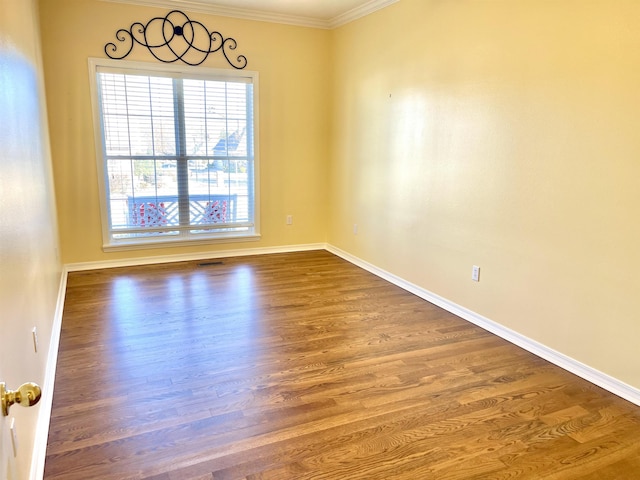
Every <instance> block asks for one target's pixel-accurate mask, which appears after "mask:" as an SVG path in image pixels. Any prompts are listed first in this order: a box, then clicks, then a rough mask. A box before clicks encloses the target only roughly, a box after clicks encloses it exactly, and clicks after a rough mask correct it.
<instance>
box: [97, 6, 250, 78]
mask: <svg viewBox="0 0 640 480" xmlns="http://www.w3.org/2000/svg"><path fill="white" fill-rule="evenodd" d="M116 39H117V41H118V42H120V43H119V44H118V45H116V44H115V43H114V42H109V43H107V44H106V45H105V46H104V52H105V53H106V54H107V56H108V57H109V58H113V59H117V60H122V59H123V58H125V57H126V56H127V55H129V54H130V53H131V51H132V50H133V47H134V45H135V44H136V43H138V44H140V45H142V46H143V47H147V48H148V49H149V52H150V53H151V55H153V56H154V57H155V58H156V59H158V60H160V61H161V62H164V63H173V62H177V61H178V60H181V61H182V62H184V63H186V64H187V65H192V66H195V65H200V64H201V63H202V62H204V61H205V60H206V59H207V57H208V56H209V54H210V53H215V52H218V51H221V52H222V54H223V55H224V58H225V59H226V60H227V62H229V65H231V66H232V67H233V68H236V69H238V70H242V69H243V68H244V67H246V66H247V57H245V56H244V55H238V56H237V57H235V58H233V53H232V52H233V50H235V49H236V47H237V46H238V43H237V42H236V41H235V39H233V38H231V37H227V38H225V37H224V36H223V35H222V34H221V33H220V32H215V31H214V32H209V30H208V29H207V27H205V26H204V25H203V24H202V23H200V22H198V21H195V20H191V19H190V18H189V17H188V16H187V15H186V14H185V13H184V12H181V11H180V10H172V11H171V12H169V13H168V14H167V15H166V16H165V17H154V18H152V19H151V20H149V21H148V22H147V23H146V24H143V23H141V22H135V23H133V24H132V25H131V27H129V29H128V30H127V29H124V28H121V29H120V30H118V31H117V32H116ZM118 46H122V47H123V48H122V49H121V51H123V52H124V53H118V50H119V48H118Z"/></svg>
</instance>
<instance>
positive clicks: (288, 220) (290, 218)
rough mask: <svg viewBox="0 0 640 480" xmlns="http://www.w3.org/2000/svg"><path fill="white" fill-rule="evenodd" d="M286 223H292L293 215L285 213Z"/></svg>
mask: <svg viewBox="0 0 640 480" xmlns="http://www.w3.org/2000/svg"><path fill="white" fill-rule="evenodd" d="M287 225H293V215H287Z"/></svg>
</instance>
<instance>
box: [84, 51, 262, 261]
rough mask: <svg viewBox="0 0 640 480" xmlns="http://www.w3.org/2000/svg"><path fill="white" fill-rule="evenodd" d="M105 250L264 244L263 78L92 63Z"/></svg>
mask: <svg viewBox="0 0 640 480" xmlns="http://www.w3.org/2000/svg"><path fill="white" fill-rule="evenodd" d="M90 70H91V75H92V78H93V79H94V80H93V82H92V83H93V85H92V88H93V96H94V111H95V117H96V119H95V122H96V137H97V142H96V143H97V148H98V166H99V172H100V174H101V178H100V187H101V197H102V198H101V200H102V202H101V205H102V210H103V213H102V221H103V236H104V246H105V249H109V248H118V247H131V246H132V245H134V246H135V245H139V244H142V245H149V244H160V245H164V244H166V243H167V242H185V241H188V242H192V241H207V242H210V241H215V240H225V241H229V240H232V239H234V238H236V239H237V238H240V239H247V238H258V236H259V230H258V221H257V219H258V215H257V211H258V206H257V195H256V190H257V184H256V183H257V182H256V179H257V161H256V155H255V145H254V144H255V137H256V125H255V119H256V114H255V110H256V107H255V105H256V97H257V91H256V90H257V89H256V86H257V74H256V73H255V72H244V71H243V72H238V71H228V70H214V69H207V68H203V67H197V68H193V67H175V66H167V65H161V66H159V65H152V64H141V63H137V62H126V61H121V60H120V61H107V60H97V59H92V60H90Z"/></svg>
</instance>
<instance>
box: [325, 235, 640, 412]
mask: <svg viewBox="0 0 640 480" xmlns="http://www.w3.org/2000/svg"><path fill="white" fill-rule="evenodd" d="M327 251H329V252H331V253H333V254H335V255H337V256H339V257H341V258H343V259H344V260H346V261H348V262H349V263H353V264H354V265H357V266H359V267H361V268H363V269H365V270H367V271H369V272H371V273H373V274H374V275H376V276H378V277H380V278H383V279H384V280H387V281H388V282H390V283H393V284H394V285H397V286H398V287H400V288H402V289H404V290H406V291H408V292H411V293H413V294H414V295H417V296H418V297H420V298H423V299H424V300H427V301H428V302H430V303H433V304H434V305H437V306H439V307H440V308H443V309H444V310H447V311H448V312H450V313H453V314H454V315H456V316H458V317H460V318H462V319H464V320H467V321H468V322H471V323H473V324H475V325H477V326H479V327H481V328H483V329H485V330H487V331H489V332H491V333H493V334H495V335H497V336H499V337H501V338H503V339H505V340H507V341H508V342H511V343H513V344H514V345H517V346H519V347H521V348H524V349H525V350H527V351H529V352H531V353H533V354H534V355H537V356H538V357H540V358H544V359H545V360H547V361H549V362H551V363H553V364H554V365H557V366H558V367H560V368H563V369H564V370H567V371H569V372H571V373H573V374H575V375H577V376H579V377H581V378H583V379H585V380H587V381H589V382H591V383H593V384H595V385H598V386H599V387H602V388H604V389H605V390H607V391H609V392H611V393H613V394H615V395H617V396H619V397H622V398H624V399H625V400H628V401H630V402H631V403H634V404H635V405H638V406H640V390H638V389H637V388H634V387H632V386H631V385H627V384H626V383H624V382H621V381H620V380H618V379H616V378H614V377H611V376H610V375H607V374H605V373H602V372H600V371H599V370H596V369H595V368H592V367H590V366H588V365H585V364H583V363H581V362H579V361H577V360H575V359H573V358H571V357H568V356H567V355H564V354H563V353H560V352H557V351H556V350H553V349H551V348H549V347H547V346H546V345H543V344H541V343H539V342H537V341H535V340H532V339H530V338H528V337H526V336H524V335H521V334H519V333H518V332H516V331H514V330H511V329H509V328H507V327H505V326H503V325H501V324H499V323H496V322H494V321H493V320H489V319H488V318H486V317H483V316H482V315H479V314H477V313H475V312H473V311H471V310H468V309H466V308H464V307H462V306H460V305H458V304H456V303H454V302H451V301H449V300H447V299H445V298H443V297H441V296H439V295H436V294H435V293H433V292H430V291H428V290H425V289H424V288H421V287H419V286H417V285H414V284H413V283H410V282H407V281H406V280H404V279H402V278H400V277H398V276H396V275H394V274H392V273H389V272H387V271H385V270H382V269H380V268H378V267H376V266H374V265H372V264H370V263H368V262H365V261H364V260H361V259H360V258H358V257H355V256H353V255H351V254H349V253H347V252H345V251H344V250H341V249H339V248H337V247H334V246H332V245H328V246H327Z"/></svg>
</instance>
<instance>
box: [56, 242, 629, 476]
mask: <svg viewBox="0 0 640 480" xmlns="http://www.w3.org/2000/svg"><path fill="white" fill-rule="evenodd" d="M203 263H204V264H203ZM514 478H531V479H539V478H545V479H582V480H596V479H597V480H603V479H624V480H628V479H634V478H640V408H639V407H637V406H634V405H632V404H630V403H628V402H626V401H624V400H622V399H620V398H618V397H616V396H614V395H612V394H610V393H607V392H605V391H603V390H602V389H600V388H598V387H595V386H594V385H591V384H590V383H588V382H586V381H584V380H582V379H579V378H577V377H575V376H573V375H571V374H570V373H568V372H566V371H564V370H562V369H560V368H557V367H555V366H553V365H551V364H549V363H547V362H545V361H544V360H541V359H540V358H538V357H535V356H534V355H531V354H529V353H527V352H525V351H523V350H521V349H520V348H518V347H516V346H514V345H511V344H509V343H507V342H506V341H504V340H502V339H500V338H498V337H496V336H494V335H492V334H490V333H488V332H486V331H484V330H482V329H480V328H478V327H476V326H474V325H471V324H469V323H467V322H465V321H463V320H461V319H459V318H458V317H455V316H453V315H451V314H449V313H447V312H445V311H444V310H442V309H440V308H438V307H435V306H433V305H431V304H429V303H428V302H425V301H424V300H421V299H420V298H418V297H416V296H414V295H412V294H410V293H407V292H405V291H403V290H401V289H400V288H397V287H395V286H393V285H391V284H389V283H387V282H385V281H384V280H381V279H379V278H377V277H376V276H374V275H371V274H369V273H368V272H365V271H363V270H361V269H359V268H358V267H356V266H353V265H351V264H349V263H347V262H345V261H343V260H342V259H340V258H338V257H336V256H333V255H332V254H330V253H328V252H326V251H314V252H301V253H291V254H278V255H266V256H254V257H239V258H225V259H222V260H212V261H210V262H184V263H174V264H165V265H154V266H144V267H131V268H119V269H107V270H96V271H90V272H76V273H71V274H70V275H69V279H68V287H67V297H66V305H65V311H64V317H63V325H62V337H61V342H60V352H59V359H58V370H57V375H56V385H55V393H54V405H53V414H52V419H51V428H50V433H49V444H48V450H47V459H46V466H45V479H47V480H54V479H64V480H88V479H118V480H123V479H131V480H133V479H147V480H152V479H153V480H189V479H197V480H204V479H209V480H211V479H250V480H257V479H278V480H281V479H282V480H288V479H385V480H387V479H411V480H414V479H438V480H444V479H514Z"/></svg>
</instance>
